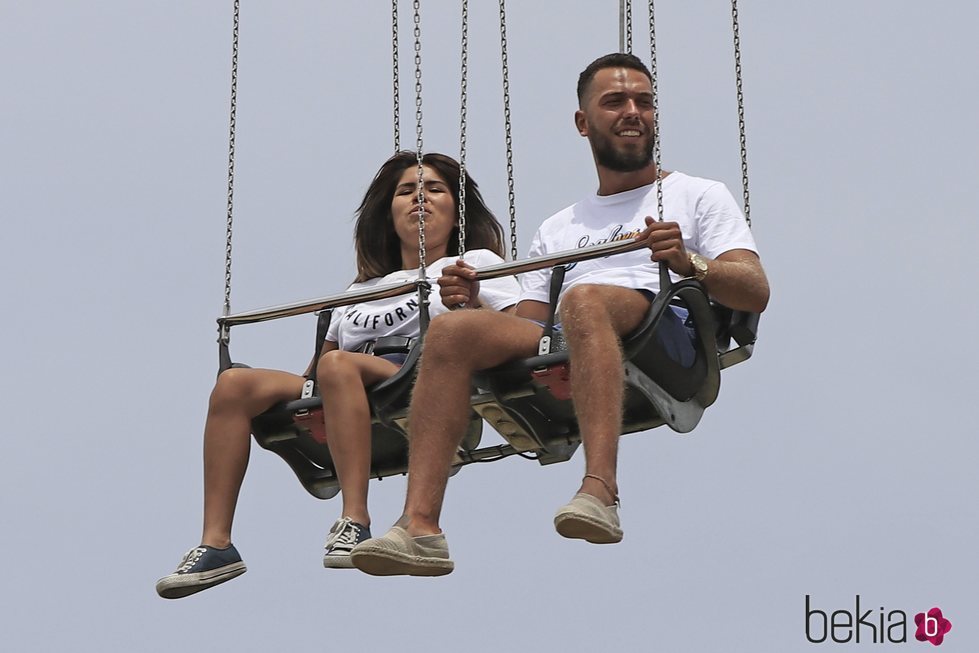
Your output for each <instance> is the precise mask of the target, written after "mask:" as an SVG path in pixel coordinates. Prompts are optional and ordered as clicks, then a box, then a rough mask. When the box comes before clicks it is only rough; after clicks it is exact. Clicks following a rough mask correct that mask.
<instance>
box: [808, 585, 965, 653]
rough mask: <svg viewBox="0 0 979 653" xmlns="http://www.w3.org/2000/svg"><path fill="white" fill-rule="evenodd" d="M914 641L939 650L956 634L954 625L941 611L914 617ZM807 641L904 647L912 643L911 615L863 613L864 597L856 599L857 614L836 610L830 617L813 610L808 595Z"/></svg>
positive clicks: (854, 611) (935, 608)
mask: <svg viewBox="0 0 979 653" xmlns="http://www.w3.org/2000/svg"><path fill="white" fill-rule="evenodd" d="M914 625H915V632H914V638H915V639H916V640H918V641H919V642H930V643H931V644H932V645H934V646H939V645H940V644H941V643H942V642H943V641H945V635H947V634H948V632H949V631H950V630H952V622H951V621H949V620H948V619H946V618H945V616H944V615H943V614H942V610H941V608H939V607H934V608H932V609H930V610H928V611H927V612H919V613H917V614H916V615H915V616H914ZM806 639H807V640H809V641H810V642H811V643H813V644H822V643H823V642H826V641H827V640H829V641H832V642H835V643H837V644H846V643H848V642H854V643H855V644H860V643H863V642H869V643H874V644H883V643H884V642H887V643H890V644H903V643H905V642H907V641H908V615H907V613H906V612H905V611H904V610H885V609H884V607H883V606H881V607H880V608H879V609H877V610H874V609H873V608H871V609H868V610H863V609H862V606H861V605H860V595H859V594H857V595H856V597H855V598H854V610H853V612H850V611H849V610H846V609H844V610H834V611H833V612H830V613H827V612H826V611H824V610H821V609H819V608H816V607H813V601H812V597H811V596H810V595H808V594H806Z"/></svg>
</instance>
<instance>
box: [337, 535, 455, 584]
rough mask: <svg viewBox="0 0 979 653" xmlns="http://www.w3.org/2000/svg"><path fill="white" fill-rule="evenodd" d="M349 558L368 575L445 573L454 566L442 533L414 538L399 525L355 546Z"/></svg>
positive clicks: (427, 574) (434, 574) (440, 574)
mask: <svg viewBox="0 0 979 653" xmlns="http://www.w3.org/2000/svg"><path fill="white" fill-rule="evenodd" d="M433 553H434V554H436V555H431V554H433ZM426 554H428V555H426ZM350 560H351V562H352V563H353V566H354V567H356V568H357V569H359V570H361V571H362V572H364V573H365V574H370V575H371V576H444V575H446V574H449V573H452V570H453V569H455V563H454V562H452V560H450V559H449V548H448V545H447V544H446V542H445V536H444V535H441V534H439V535H426V536H422V537H417V538H415V537H411V536H410V535H408V532H407V531H405V530H404V529H403V528H400V527H398V526H395V527H394V528H392V529H391V530H390V531H388V532H387V534H386V535H384V536H383V537H378V538H374V539H370V540H366V541H364V542H361V543H360V544H358V545H357V546H355V547H354V549H353V551H351V553H350Z"/></svg>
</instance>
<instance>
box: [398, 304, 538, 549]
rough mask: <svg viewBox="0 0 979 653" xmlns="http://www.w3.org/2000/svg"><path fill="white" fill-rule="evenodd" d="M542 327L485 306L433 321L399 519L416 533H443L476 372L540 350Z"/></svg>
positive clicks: (417, 394)
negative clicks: (444, 510)
mask: <svg viewBox="0 0 979 653" xmlns="http://www.w3.org/2000/svg"><path fill="white" fill-rule="evenodd" d="M540 336H541V327H540V326H539V325H537V324H535V323H534V322H531V321H530V320H525V319H523V318H518V317H515V316H513V315H509V314H506V313H497V312H491V311H483V310H464V311H456V312H454V313H449V314H446V315H441V316H439V317H437V318H435V319H434V320H432V324H431V326H430V327H429V330H428V333H427V334H426V336H425V350H424V354H423V355H422V358H421V367H420V369H419V372H418V379H417V380H416V382H415V390H414V395H413V396H412V400H411V412H410V414H409V427H408V428H409V433H410V439H411V442H410V446H409V457H408V492H407V496H406V498H405V511H404V516H403V517H402V519H401V521H400V522H399V523H400V525H401V526H402V527H404V528H405V529H406V530H407V531H408V534H409V535H411V536H412V537H418V536H422V535H431V534H433V533H439V532H441V529H440V528H439V517H440V515H441V512H442V501H443V498H444V497H445V487H446V483H447V482H448V479H449V471H450V467H451V464H452V457H453V455H454V454H455V451H456V447H458V446H459V442H460V441H461V439H462V436H463V434H464V433H465V430H466V425H467V424H468V422H469V413H470V410H471V407H470V403H469V400H470V387H471V383H472V375H473V373H474V372H476V371H478V370H484V369H488V368H491V367H495V366H496V365H500V364H502V363H505V362H507V361H510V360H515V359H518V358H526V357H528V356H532V355H534V354H535V353H536V352H537V343H538V340H539V339H540Z"/></svg>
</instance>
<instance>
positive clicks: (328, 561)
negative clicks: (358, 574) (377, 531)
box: [323, 517, 371, 569]
mask: <svg viewBox="0 0 979 653" xmlns="http://www.w3.org/2000/svg"><path fill="white" fill-rule="evenodd" d="M370 537H371V529H370V527H369V526H364V525H363V524H358V523H357V522H355V521H353V520H352V519H350V517H341V518H340V519H338V520H336V522H335V523H334V524H333V527H332V528H331V529H330V535H329V536H328V537H327V538H326V545H325V546H326V552H325V553H324V554H323V566H324V567H326V568H328V569H353V566H354V565H353V563H352V562H350V550H351V549H353V548H354V547H355V546H357V545H358V544H360V543H361V542H363V541H364V540H369V539H370Z"/></svg>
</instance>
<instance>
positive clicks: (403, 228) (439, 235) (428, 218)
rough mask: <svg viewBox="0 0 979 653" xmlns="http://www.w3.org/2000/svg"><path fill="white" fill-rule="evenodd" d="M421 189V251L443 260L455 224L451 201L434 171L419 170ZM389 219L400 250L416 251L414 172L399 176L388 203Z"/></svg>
mask: <svg viewBox="0 0 979 653" xmlns="http://www.w3.org/2000/svg"><path fill="white" fill-rule="evenodd" d="M423 183H424V185H425V186H424V187H425V206H424V215H425V250H426V252H431V253H437V254H439V257H441V256H445V252H444V250H445V249H446V245H447V243H448V241H449V237H450V236H451V235H452V230H453V228H454V227H455V226H456V223H457V222H458V217H459V216H458V215H457V213H456V203H455V197H453V194H452V191H451V189H450V187H449V184H447V183H446V181H445V179H443V178H442V176H441V175H439V173H438V172H436V171H435V169H433V168H431V167H429V166H427V165H426V166H424V167H423ZM391 218H392V220H393V222H394V230H395V232H397V234H398V238H399V239H400V240H401V244H402V246H403V247H404V246H407V247H414V248H415V249H416V250H417V249H418V168H417V167H415V166H412V167H410V168H407V169H406V170H405V171H404V172H402V173H401V179H399V180H398V185H397V186H395V189H394V198H393V199H392V200H391Z"/></svg>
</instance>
